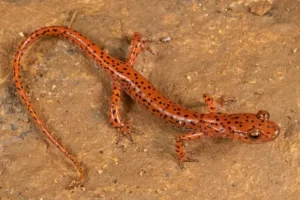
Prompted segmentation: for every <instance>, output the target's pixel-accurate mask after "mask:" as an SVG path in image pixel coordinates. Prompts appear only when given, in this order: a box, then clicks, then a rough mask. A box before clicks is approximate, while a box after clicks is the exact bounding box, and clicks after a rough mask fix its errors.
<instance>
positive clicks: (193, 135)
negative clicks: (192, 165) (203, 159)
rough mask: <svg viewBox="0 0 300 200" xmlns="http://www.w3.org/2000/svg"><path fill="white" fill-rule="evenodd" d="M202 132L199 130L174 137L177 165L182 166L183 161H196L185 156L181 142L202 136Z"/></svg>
mask: <svg viewBox="0 0 300 200" xmlns="http://www.w3.org/2000/svg"><path fill="white" fill-rule="evenodd" d="M203 135H204V134H203V133H201V132H199V133H197V132H192V133H186V134H184V135H180V136H178V137H177V138H176V148H175V151H176V154H177V158H178V161H179V166H180V167H181V168H183V167H184V166H183V162H198V160H197V159H191V158H189V157H187V156H186V153H185V152H184V150H183V142H184V141H186V140H195V139H198V138H200V137H203Z"/></svg>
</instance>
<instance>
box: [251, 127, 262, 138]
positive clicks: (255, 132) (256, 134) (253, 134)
mask: <svg viewBox="0 0 300 200" xmlns="http://www.w3.org/2000/svg"><path fill="white" fill-rule="evenodd" d="M260 135H261V132H260V130H257V129H254V130H252V131H250V132H249V137H250V138H251V139H257V138H259V136H260Z"/></svg>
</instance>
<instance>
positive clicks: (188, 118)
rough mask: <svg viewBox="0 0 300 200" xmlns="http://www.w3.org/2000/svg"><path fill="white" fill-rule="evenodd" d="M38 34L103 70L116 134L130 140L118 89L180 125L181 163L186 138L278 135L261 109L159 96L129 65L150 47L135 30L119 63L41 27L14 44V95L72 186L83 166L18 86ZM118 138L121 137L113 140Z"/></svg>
mask: <svg viewBox="0 0 300 200" xmlns="http://www.w3.org/2000/svg"><path fill="white" fill-rule="evenodd" d="M42 36H57V37H62V38H64V39H66V40H68V41H70V42H72V43H74V44H75V45H77V46H78V47H79V48H80V49H82V50H83V52H84V53H85V54H86V55H87V56H88V57H90V58H91V59H93V61H94V62H95V63H96V64H97V66H98V67H99V68H101V69H103V70H104V71H106V72H107V74H108V75H109V77H110V79H111V81H112V85H113V91H112V96H111V104H110V116H109V121H110V124H111V125H112V126H113V127H115V128H116V129H118V130H119V136H120V137H119V138H122V137H123V136H126V137H127V138H129V139H130V140H132V137H131V132H132V121H124V120H122V118H121V116H120V106H121V96H122V93H123V92H125V93H126V94H128V95H129V96H130V97H131V98H132V99H134V100H135V101H136V102H137V103H138V104H139V105H141V106H142V107H144V108H145V109H146V110H148V111H149V112H150V113H152V114H154V115H155V116H156V117H158V118H159V119H161V120H163V121H165V122H168V123H170V124H172V125H173V126H175V127H179V128H183V129H184V130H185V131H186V133H185V134H183V135H179V136H177V137H176V148H175V150H176V155H177V158H178V161H179V164H180V166H183V165H182V163H183V162H190V161H196V160H195V159H191V158H189V157H188V156H187V155H186V153H185V152H184V149H183V143H184V142H186V141H188V140H194V139H197V138H201V137H213V138H217V137H222V138H230V139H233V140H239V141H242V142H245V143H262V142H268V141H272V140H274V139H275V138H277V137H278V135H279V132H280V128H279V126H278V125H277V124H276V123H275V122H273V121H270V120H269V118H270V115H269V113H268V112H267V111H264V110H260V111H258V112H257V113H237V114H227V113H220V112H217V111H216V106H215V102H214V100H213V98H212V97H211V96H210V95H209V94H204V95H203V98H204V101H205V103H206V106H207V108H208V112H207V113H199V112H196V111H194V110H191V109H188V108H186V107H184V106H182V105H179V104H177V103H175V102H174V101H172V100H170V99H169V98H167V97H166V96H164V95H163V94H161V93H160V92H159V91H158V90H157V89H156V88H155V87H154V85H152V84H151V83H150V82H149V81H148V80H147V79H146V78H145V77H144V76H143V75H142V74H141V73H140V72H138V71H136V70H135V69H134V64H135V62H136V59H137V57H138V55H139V54H140V53H141V52H142V51H144V50H149V51H150V48H149V47H148V45H147V44H148V42H149V39H148V38H146V37H143V36H142V35H141V34H139V33H134V35H133V40H132V42H131V45H130V52H129V55H128V58H127V60H126V61H121V60H118V59H116V58H114V57H112V56H110V55H108V54H107V53H106V52H105V51H103V50H101V49H100V48H99V47H98V46H96V44H94V43H93V42H92V41H90V40H89V39H87V38H86V37H84V36H82V35H81V34H80V33H78V32H77V31H75V30H72V29H70V28H66V27H62V26H50V27H44V28H41V29H39V30H36V31H35V32H33V33H31V34H30V35H29V36H28V37H26V38H25V39H24V40H23V42H22V43H21V45H20V46H19V48H18V50H17V52H16V54H15V57H14V62H13V68H14V82H15V85H16V88H17V93H18V96H19V97H20V99H21V101H22V103H23V104H24V105H25V106H26V107H27V109H28V110H29V113H30V115H31V116H32V118H33V119H34V122H35V123H36V124H37V126H38V127H39V128H40V129H41V131H42V132H43V133H44V134H45V135H46V136H47V138H48V139H49V140H50V141H51V142H52V143H53V144H54V145H56V147H57V148H58V149H59V150H60V151H61V152H62V153H63V154H64V155H65V156H66V157H67V158H68V159H69V160H70V161H72V163H73V164H74V166H75V167H76V168H77V170H78V172H79V179H78V181H77V182H76V183H75V184H74V185H81V184H83V182H84V176H85V175H84V170H83V168H82V166H81V165H80V163H79V162H78V160H77V159H76V158H75V156H73V155H72V154H71V153H70V152H69V151H68V150H67V149H66V148H65V147H64V146H63V145H62V143H61V142H60V141H59V140H58V139H57V138H55V136H54V135H53V134H52V133H51V132H50V131H49V129H48V128H47V126H46V125H45V123H44V122H43V121H42V120H41V118H40V117H39V115H38V114H37V113H36V111H35V109H34V107H33V105H32V104H31V102H30V100H29V98H28V96H27V95H26V91H25V90H24V87H23V85H22V80H21V72H20V62H21V58H22V56H23V53H24V50H25V49H26V48H27V47H28V46H29V45H30V44H31V43H33V42H34V41H36V40H37V39H38V38H40V37H42ZM118 141H120V140H119V139H118Z"/></svg>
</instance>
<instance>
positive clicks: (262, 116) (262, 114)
mask: <svg viewBox="0 0 300 200" xmlns="http://www.w3.org/2000/svg"><path fill="white" fill-rule="evenodd" d="M256 117H257V118H258V119H261V120H267V121H269V118H270V114H269V112H268V111H265V110H260V111H258V113H257V114H256Z"/></svg>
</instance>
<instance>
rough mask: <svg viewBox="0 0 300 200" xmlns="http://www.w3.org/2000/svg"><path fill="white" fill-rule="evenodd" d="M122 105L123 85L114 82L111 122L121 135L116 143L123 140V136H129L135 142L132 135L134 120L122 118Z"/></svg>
mask: <svg viewBox="0 0 300 200" xmlns="http://www.w3.org/2000/svg"><path fill="white" fill-rule="evenodd" d="M120 107H121V87H120V84H119V83H118V82H113V91H112V96H111V104H110V117H109V122H110V124H111V125H112V126H113V127H115V128H117V129H118V130H119V137H118V139H117V141H116V144H118V143H119V142H120V141H121V139H122V138H123V136H125V137H127V138H128V139H129V140H130V141H131V142H133V139H132V137H131V129H132V121H131V120H127V121H123V120H121V117H120Z"/></svg>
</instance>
